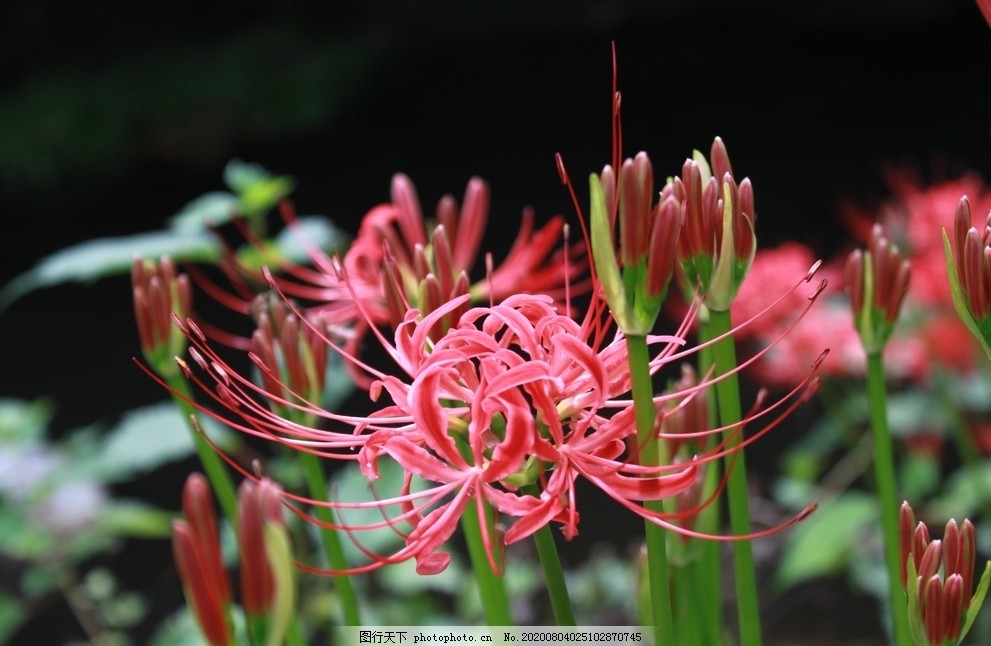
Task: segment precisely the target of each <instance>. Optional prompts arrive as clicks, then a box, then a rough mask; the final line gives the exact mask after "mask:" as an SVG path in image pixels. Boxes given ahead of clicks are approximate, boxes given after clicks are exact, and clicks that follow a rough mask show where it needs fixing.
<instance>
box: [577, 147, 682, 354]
mask: <svg viewBox="0 0 991 646" xmlns="http://www.w3.org/2000/svg"><path fill="white" fill-rule="evenodd" d="M653 184H654V172H653V168H652V167H651V163H650V159H649V158H648V157H647V153H644V152H641V153H639V154H637V156H636V157H635V158H633V159H627V160H626V161H624V162H623V164H622V166H621V167H620V170H619V178H618V180H617V177H616V172H615V171H614V170H613V168H612V167H611V166H606V167H605V168H604V169H603V170H602V174H601V175H592V176H591V177H590V178H589V185H590V189H591V196H592V197H591V209H590V212H591V213H590V214H591V222H590V226H591V237H592V255H593V258H594V262H595V271H596V273H597V274H598V279H599V282H600V284H601V285H602V291H603V294H604V296H605V300H606V302H607V303H608V304H609V308H610V310H611V312H612V315H613V318H615V320H616V324H617V325H618V326H619V328H620V329H621V330H622V331H623V332H624V333H625V334H627V335H631V336H632V335H639V336H643V335H646V334H648V333H649V332H650V330H651V328H653V326H654V321H655V320H656V319H657V314H658V313H659V312H660V309H661V304H662V303H663V302H664V297H665V296H666V295H667V289H668V283H669V282H670V280H671V276H672V275H673V273H674V261H675V244H676V243H677V240H678V233H679V231H680V230H681V226H682V213H681V205H680V204H679V203H678V202H677V201H676V200H675V199H673V198H672V197H671V196H668V197H666V198H665V197H663V196H662V198H661V200H660V202H658V203H657V204H653V199H654V197H653ZM617 214H618V219H619V229H620V237H619V258H618V259H617V257H616V249H615V243H614V242H613V230H614V229H615V226H616V220H617Z"/></svg>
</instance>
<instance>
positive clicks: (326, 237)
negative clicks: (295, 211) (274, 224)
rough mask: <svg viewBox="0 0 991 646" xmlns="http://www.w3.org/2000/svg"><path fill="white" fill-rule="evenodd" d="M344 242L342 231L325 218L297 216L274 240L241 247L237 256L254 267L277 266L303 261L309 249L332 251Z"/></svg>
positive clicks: (344, 236)
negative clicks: (287, 261)
mask: <svg viewBox="0 0 991 646" xmlns="http://www.w3.org/2000/svg"><path fill="white" fill-rule="evenodd" d="M347 243H348V236H347V234H346V233H344V232H343V231H341V230H340V229H338V228H337V227H335V226H334V224H333V223H332V222H331V221H330V220H328V219H327V218H324V217H321V216H318V215H307V216H302V217H300V218H299V219H298V220H297V222H296V224H295V225H293V226H289V227H285V228H284V229H282V231H280V232H279V234H278V235H277V236H276V237H275V240H274V241H273V242H272V243H271V244H270V245H268V246H266V247H264V248H260V249H259V248H258V247H255V246H250V245H248V246H245V247H244V248H242V249H241V250H239V251H238V259H239V260H240V261H241V263H243V264H244V265H245V266H247V267H252V268H255V269H258V268H261V267H262V266H264V265H277V264H279V263H280V262H282V261H286V260H289V261H292V262H296V263H305V262H307V261H308V260H309V258H310V250H311V249H320V250H322V251H324V252H328V253H329V252H333V251H334V250H335V249H340V248H343V247H344V246H345V245H346V244H347Z"/></svg>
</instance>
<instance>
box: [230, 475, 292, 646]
mask: <svg viewBox="0 0 991 646" xmlns="http://www.w3.org/2000/svg"><path fill="white" fill-rule="evenodd" d="M276 535H278V536H279V538H276ZM237 537H238V545H239V546H240V550H241V554H240V556H241V600H242V603H243V605H244V613H245V617H246V619H247V623H248V636H249V638H250V640H251V643H252V644H255V645H259V646H260V645H262V644H279V643H282V638H283V635H284V634H285V630H286V627H287V626H288V622H289V619H290V618H291V608H292V602H291V600H292V598H293V597H294V596H295V593H294V591H293V587H292V584H291V582H292V569H293V564H292V560H291V558H289V554H288V553H286V552H285V551H284V550H283V549H281V546H282V545H288V541H289V537H288V532H287V531H286V527H285V522H284V520H283V518H282V488H281V487H279V486H278V485H276V484H274V483H273V482H272V481H271V480H269V479H268V478H262V479H261V480H260V481H259V482H257V483H255V482H253V481H251V480H245V481H244V482H243V483H242V484H241V487H240V489H239V490H238V530H237ZM287 583H288V584H289V585H288V586H287V585H286V584H287ZM280 584H281V586H280ZM280 587H281V588H285V589H280ZM280 599H282V600H288V601H289V602H288V603H285V601H283V602H282V603H279V600H280ZM287 610H288V612H287Z"/></svg>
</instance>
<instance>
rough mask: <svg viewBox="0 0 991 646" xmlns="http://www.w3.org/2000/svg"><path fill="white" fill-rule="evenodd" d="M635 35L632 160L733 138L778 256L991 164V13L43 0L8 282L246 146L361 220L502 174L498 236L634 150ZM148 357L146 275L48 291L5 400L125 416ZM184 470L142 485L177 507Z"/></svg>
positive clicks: (970, 9) (132, 218)
mask: <svg viewBox="0 0 991 646" xmlns="http://www.w3.org/2000/svg"><path fill="white" fill-rule="evenodd" d="M611 40H615V41H616V43H617V47H618V54H619V78H620V87H621V89H622V91H623V115H624V127H625V130H624V133H625V149H626V152H627V153H633V152H635V151H637V150H640V149H644V150H648V151H649V152H650V154H651V157H652V159H653V161H654V164H655V168H656V169H657V171H658V173H659V174H664V173H672V174H673V173H675V172H677V171H678V170H679V168H680V164H681V161H682V160H683V159H684V158H685V157H686V156H687V155H689V154H690V152H691V150H692V149H693V148H702V149H706V148H707V146H708V144H709V142H710V141H711V139H712V137H713V136H716V135H719V136H721V137H723V139H724V140H725V141H726V142H727V145H728V147H729V150H730V154H731V157H732V159H733V164H734V169H735V170H736V171H737V174H738V175H746V176H749V177H751V178H752V180H753V181H754V184H755V189H756V196H757V210H758V217H759V219H758V237H759V240H760V243H761V245H762V246H769V245H775V244H777V243H779V242H781V241H783V240H786V239H796V240H799V241H801V242H804V243H807V244H809V245H811V246H812V247H813V249H815V250H816V251H818V252H820V253H822V254H824V255H826V254H831V253H833V252H834V251H835V250H836V249H837V248H838V247H839V246H841V245H843V244H844V241H845V237H844V234H843V233H842V227H841V225H840V224H839V223H838V222H837V220H836V214H837V213H838V210H839V206H840V204H841V203H843V201H854V202H857V203H859V204H863V205H866V206H867V207H868V208H869V207H870V205H872V204H876V203H878V202H879V201H880V200H882V199H883V198H884V197H885V195H886V186H885V182H884V172H885V170H886V169H890V168H895V167H897V168H901V169H908V170H909V171H910V172H914V173H917V174H918V175H919V176H920V177H922V178H930V179H940V178H947V177H953V176H955V175H957V174H959V173H960V172H961V171H962V170H964V169H973V170H976V171H978V172H983V173H985V174H987V173H991V131H989V127H991V109H989V106H991V66H989V65H988V63H989V62H991V31H989V29H988V26H987V24H986V23H985V22H984V21H983V19H982V18H981V16H980V14H979V12H978V10H977V8H976V6H974V3H973V2H971V1H970V0H952V1H950V0H908V1H897V2H896V1H894V0H880V1H877V2H870V3H862V2H856V1H853V0H842V1H830V2H825V1H823V2H819V1H817V2H789V1H786V0H779V1H772V0H764V1H762V0H754V1H749V2H729V1H725V0H706V1H692V0H671V1H667V2H651V1H648V0H643V1H639V2H636V1H634V2H607V1H604V0H599V1H595V0H580V1H577V2H563V1H562V2H544V3H524V2H522V1H518V2H482V3H472V4H471V5H468V4H463V3H458V2H453V1H451V0H433V1H427V2H417V3H407V2H400V1H398V0H381V1H373V2H364V3H306V2H298V1H297V2H294V1H288V0H285V1H278V0H277V1H273V2H239V3H233V2H225V3H215V4H214V3H203V2H200V3H184V2H180V3H158V2H153V3H113V2H102V1H98V2H89V3H77V4H66V3H58V2H54V1H52V0H43V1H41V2H36V1H33V2H26V1H15V2H7V3H3V5H2V6H0V60H2V61H3V63H4V64H3V65H2V66H0V214H2V223H3V233H2V234H0V258H2V263H0V284H3V283H6V282H7V281H9V280H10V279H12V278H13V277H15V276H16V275H18V274H20V273H21V272H23V271H26V270H28V269H29V268H30V267H31V266H32V265H33V264H34V263H35V262H36V261H37V260H38V259H39V258H40V257H42V256H44V255H46V254H49V253H51V252H53V251H55V250H57V249H60V248H62V247H65V246H67V245H70V244H73V243H76V242H79V241H82V240H87V239H91V238H96V237H103V236H116V235H123V234H128V233H135V232H139V231H143V230H148V229H152V228H157V227H159V226H161V224H162V223H163V222H164V221H165V219H166V218H168V217H169V216H170V215H172V214H174V213H175V212H177V211H178V210H179V209H180V208H181V207H182V206H183V205H184V204H185V203H186V202H188V201H189V200H191V199H192V198H194V197H196V196H198V195H200V194H202V193H204V192H207V191H210V190H217V189H220V188H222V184H221V172H222V169H223V166H224V164H225V163H226V162H227V160H229V159H231V158H234V157H237V158H241V159H244V160H246V161H252V162H257V163H260V164H262V165H264V166H265V167H267V168H268V169H270V170H271V171H273V172H276V173H280V174H287V175H290V176H292V177H293V178H294V179H295V180H296V187H297V188H296V190H295V192H294V194H293V195H294V199H295V202H296V205H297V208H298V210H299V211H300V212H301V213H320V214H324V215H327V216H328V217H330V218H332V219H333V220H334V221H335V222H337V223H338V224H339V225H340V226H341V227H342V228H344V229H346V230H349V231H352V232H353V231H354V230H355V228H356V226H357V222H358V221H359V219H360V217H361V216H362V215H363V214H364V212H365V211H366V210H367V209H368V208H369V207H370V206H372V205H374V204H376V203H379V202H381V201H384V200H386V199H387V198H388V187H389V179H390V177H391V175H392V174H393V173H394V172H397V171H403V172H406V173H408V174H409V175H410V176H411V177H412V178H413V179H414V181H415V182H416V184H417V187H418V190H419V192H420V196H421V199H422V200H423V201H424V202H425V203H426V204H432V203H433V202H434V200H435V199H436V198H437V197H439V196H440V195H441V194H443V193H446V192H453V193H454V194H455V195H458V196H460V194H461V192H462V191H463V188H464V185H465V182H466V180H467V179H468V178H469V177H470V176H471V175H480V176H482V177H485V178H486V179H488V180H489V181H490V182H491V185H492V189H493V223H494V225H495V226H494V227H493V229H494V232H493V234H492V236H493V237H492V238H491V239H490V243H491V244H492V245H493V246H495V247H496V248H498V247H499V246H500V245H505V244H506V242H507V239H508V238H509V236H511V235H512V229H513V226H515V223H516V222H517V218H518V215H519V212H520V210H521V209H522V207H523V206H525V205H532V206H534V207H535V208H536V211H537V214H538V217H547V216H549V215H551V214H552V213H555V212H564V213H566V214H569V215H571V214H572V212H573V209H572V207H571V204H570V202H569V199H568V196H567V193H566V191H565V190H564V188H563V187H562V186H561V185H560V182H559V181H558V175H557V170H556V168H555V165H554V153H555V152H560V153H561V154H562V155H563V156H564V159H565V162H566V163H567V166H568V168H569V170H570V171H571V173H572V176H573V177H574V178H575V179H576V184H577V185H578V186H579V188H580V187H581V186H583V185H584V178H585V177H586V176H587V174H588V173H589V172H592V171H597V170H599V169H600V168H601V166H602V164H603V163H605V162H606V161H607V159H608V154H609V145H610V141H609V106H610V83H611V59H610V48H609V43H610V41H611ZM951 215H952V214H950V213H947V222H949V220H950V217H951ZM503 222H504V223H505V226H501V224H502V223H503ZM138 352H139V349H138V343H137V335H136V333H135V332H134V330H133V326H132V313H131V305H130V302H129V282H128V279H127V278H126V277H120V278H117V279H108V280H105V281H101V282H100V283H98V284H96V285H92V286H80V285H65V286H60V287H55V288H52V289H46V290H43V291H38V292H35V293H32V294H29V295H27V296H25V297H24V298H22V299H20V300H18V301H17V302H15V303H14V304H13V305H12V306H11V307H10V308H9V309H8V310H7V311H5V312H3V313H2V314H0V357H2V364H0V365H2V368H0V395H2V396H7V397H18V398H25V399H34V398H38V397H43V396H44V397H50V398H51V400H52V401H53V402H54V404H55V406H56V411H57V414H56V417H55V420H54V423H53V428H52V431H53V433H54V434H55V435H58V434H60V433H64V432H66V431H68V430H70V429H73V428H76V427H79V426H82V425H86V424H91V423H95V422H97V423H111V422H112V421H113V420H114V419H115V417H116V416H118V415H119V414H120V413H121V412H123V411H125V410H128V409H130V408H132V407H134V406H136V405H138V404H142V403H148V402H152V401H158V400H160V399H162V392H161V390H160V389H159V388H157V387H156V386H155V385H154V384H152V383H151V382H150V381H149V380H148V379H146V378H144V376H143V375H142V374H141V373H140V372H139V371H138V370H137V369H136V368H135V366H134V365H133V364H132V362H131V360H130V358H131V357H132V356H134V355H135V354H137V353H138ZM179 472H180V471H179V470H178V469H177V470H176V472H175V473H171V472H169V473H161V474H157V476H158V477H155V478H149V479H145V480H143V481H141V482H138V483H134V484H133V485H128V486H129V487H131V490H129V491H128V493H129V494H132V495H140V496H142V497H144V498H146V499H149V500H152V501H155V502H157V503H159V504H162V505H163V506H166V507H170V508H173V507H174V506H175V505H176V501H177V498H178V486H179V484H178V483H180V482H181V480H179V479H178V476H177V474H178V473H179ZM132 549H134V550H138V553H139V554H140V553H142V552H141V551H140V550H141V549H142V548H141V547H140V546H139V547H135V548H132ZM130 562H134V559H132V560H131V561H130ZM58 617H59V619H60V620H63V619H64V620H66V621H69V622H70V623H71V619H67V618H65V617H63V616H62V615H58ZM69 632H71V629H70V630H69Z"/></svg>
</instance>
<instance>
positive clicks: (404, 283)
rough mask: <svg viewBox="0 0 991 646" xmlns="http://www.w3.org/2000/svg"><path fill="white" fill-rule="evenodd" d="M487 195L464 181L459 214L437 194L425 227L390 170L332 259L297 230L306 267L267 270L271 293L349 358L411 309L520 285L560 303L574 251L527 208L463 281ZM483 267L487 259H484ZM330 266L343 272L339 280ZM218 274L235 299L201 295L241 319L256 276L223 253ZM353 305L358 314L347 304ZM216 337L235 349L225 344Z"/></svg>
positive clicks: (502, 294) (557, 228) (473, 257)
mask: <svg viewBox="0 0 991 646" xmlns="http://www.w3.org/2000/svg"><path fill="white" fill-rule="evenodd" d="M489 194H490V190H489V186H488V184H487V183H486V182H485V181H484V180H482V179H480V178H477V177H473V178H471V179H470V180H469V182H468V186H467V188H466V190H465V196H464V199H463V201H462V205H461V207H460V209H459V207H458V204H457V202H456V201H455V199H454V198H453V197H451V196H449V195H448V196H444V197H443V198H441V200H440V201H439V202H438V204H437V208H436V218H435V220H434V221H432V222H429V223H428V222H427V221H426V220H425V219H424V216H423V211H422V209H421V206H420V201H419V198H418V197H417V194H416V189H415V187H414V186H413V183H412V181H410V179H409V178H408V177H407V176H405V175H402V174H397V175H395V176H394V177H393V179H392V189H391V201H390V202H388V203H386V204H382V205H379V206H376V207H374V208H373V209H371V210H370V211H369V212H368V213H367V214H366V215H365V217H364V218H363V219H362V223H361V226H360V228H359V231H358V234H357V236H356V238H355V240H354V241H353V243H352V244H351V246H350V247H349V248H348V251H347V252H346V253H345V254H344V257H343V259H342V260H341V261H340V263H338V262H337V260H336V258H334V257H330V256H328V255H326V253H324V252H323V251H322V250H321V249H319V248H317V247H316V246H314V245H312V244H310V243H308V242H307V240H306V239H305V233H303V232H300V234H299V235H300V238H301V240H302V242H303V244H305V245H307V249H308V253H309V256H310V262H311V264H312V267H303V266H299V265H295V264H291V263H287V262H283V263H280V264H278V265H276V266H273V267H271V271H273V272H274V273H276V274H277V276H278V278H277V281H276V282H277V285H278V289H279V290H280V292H281V293H283V294H285V295H286V296H288V297H290V298H293V299H296V300H299V301H300V302H303V303H308V304H309V306H308V312H309V313H310V314H311V315H319V316H321V317H322V318H323V320H324V323H325V325H327V326H329V331H330V332H331V333H333V334H335V335H337V336H338V338H340V339H344V340H345V343H346V347H347V349H348V351H349V352H351V353H356V352H357V350H358V348H359V345H360V342H361V339H362V338H363V337H364V336H365V334H366V333H367V332H368V329H369V326H377V325H386V324H390V323H391V324H392V325H397V324H398V323H400V322H402V320H403V314H404V313H405V311H406V310H407V309H409V308H411V307H415V308H417V309H419V310H420V311H421V312H423V313H428V312H429V311H431V310H432V309H433V308H434V307H436V306H437V305H439V304H440V303H444V302H447V301H449V300H451V299H452V298H455V297H456V296H459V295H461V294H465V293H467V294H471V297H472V300H474V301H475V302H490V301H491V302H499V301H501V300H503V299H504V298H506V297H507V296H509V295H510V294H515V293H518V292H520V291H522V290H523V289H524V287H525V289H526V290H527V291H531V292H539V293H547V294H550V295H552V296H553V297H554V298H555V299H556V300H558V301H561V300H563V299H564V291H565V287H564V285H565V282H566V281H569V280H572V279H575V278H576V277H577V276H578V275H579V274H580V273H581V271H582V270H583V261H582V259H581V255H580V253H581V249H580V247H576V248H574V249H572V250H571V251H565V250H562V249H561V247H560V243H561V241H562V240H563V239H564V236H565V230H566V227H565V224H564V219H563V218H562V217H561V216H555V217H553V218H551V220H550V221H548V222H547V223H546V224H544V225H543V226H542V227H540V228H539V229H538V228H536V227H535V222H534V220H535V216H534V213H533V211H532V210H531V209H525V210H524V211H523V220H522V224H521V226H520V229H519V231H518V233H517V237H516V240H515V241H514V243H513V245H512V247H511V249H510V250H509V252H508V254H507V256H506V258H505V259H504V261H503V262H502V263H501V264H499V265H498V266H495V267H491V265H490V267H491V269H490V271H489V272H488V273H487V275H486V276H485V278H484V279H483V280H480V281H478V282H477V283H474V284H472V283H471V282H470V280H469V278H468V275H469V273H470V272H471V271H472V269H473V268H474V266H475V264H476V262H477V256H478V250H479V246H480V244H481V240H482V237H483V235H484V231H485V227H486V224H487V221H488V217H489ZM281 211H282V215H283V218H284V219H285V220H286V222H287V224H288V225H289V226H290V227H293V228H297V229H298V227H297V220H296V216H295V213H294V212H293V209H292V207H291V205H290V204H289V203H288V202H284V203H283V204H282V205H281ZM245 233H246V234H248V235H250V232H247V231H245ZM254 242H255V243H256V244H258V245H261V244H262V243H261V242H260V241H257V240H256V241H254ZM487 263H491V261H490V260H488V259H487ZM339 266H340V267H343V269H344V272H345V273H346V274H347V276H348V279H347V281H346V284H345V281H344V280H343V279H342V278H341V272H340V270H339V268H338V267H339ZM228 269H229V271H228V274H229V275H230V276H231V278H232V282H234V284H235V285H239V286H241V290H240V291H241V293H240V295H239V296H237V297H235V296H232V295H230V294H225V293H223V292H222V291H220V290H218V289H216V288H213V289H211V293H212V294H213V296H214V297H215V298H217V299H220V300H222V301H223V302H225V303H226V304H227V305H228V306H230V307H232V308H233V309H235V310H238V311H242V312H245V313H247V312H248V311H249V310H250V305H249V303H250V302H251V300H252V299H253V298H254V293H253V292H252V290H251V289H250V288H248V287H247V286H246V285H245V278H244V277H245V276H246V277H247V282H249V283H255V284H262V285H264V284H265V279H264V277H263V276H262V275H261V274H260V273H259V272H257V271H255V270H253V269H251V268H248V267H245V266H243V265H240V264H239V263H237V261H236V260H235V259H234V256H233V254H229V268H228ZM359 301H360V302H361V304H362V307H361V308H359V307H357V306H356V303H357V302H359ZM226 341H227V342H228V343H230V344H232V345H237V346H239V347H243V343H240V342H238V341H236V340H235V339H231V338H227V339H226ZM356 376H358V375H356ZM362 381H364V380H362Z"/></svg>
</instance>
